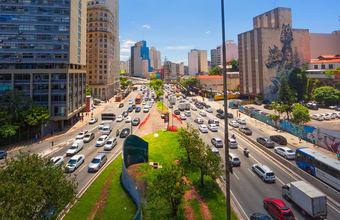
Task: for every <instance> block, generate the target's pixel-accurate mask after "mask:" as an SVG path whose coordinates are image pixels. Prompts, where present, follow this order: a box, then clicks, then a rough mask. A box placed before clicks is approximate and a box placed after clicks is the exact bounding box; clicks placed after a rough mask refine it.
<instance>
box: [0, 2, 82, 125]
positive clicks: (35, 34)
mask: <svg viewBox="0 0 340 220" xmlns="http://www.w3.org/2000/svg"><path fill="white" fill-rule="evenodd" d="M0 8H1V18H2V19H0V45H1V51H0V96H1V95H2V94H3V93H4V92H5V91H7V90H13V89H18V90H22V91H24V92H25V93H26V94H27V95H28V96H30V97H31V98H32V99H33V100H34V101H35V102H36V103H37V104H38V105H40V106H46V107H48V110H49V113H50V115H51V117H50V121H49V122H48V123H47V125H46V126H44V129H54V130H56V129H57V128H60V129H63V128H64V123H66V124H72V122H73V118H74V117H76V114H77V113H79V112H80V111H81V110H82V109H83V108H84V107H85V98H86V69H85V65H86V41H85V40H86V8H87V1H86V0H78V1H70V0H63V1H16V2H15V4H14V3H13V1H1V2H0Z"/></svg>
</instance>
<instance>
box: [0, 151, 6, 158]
mask: <svg viewBox="0 0 340 220" xmlns="http://www.w3.org/2000/svg"><path fill="white" fill-rule="evenodd" d="M6 157H7V152H6V151H0V159H6Z"/></svg>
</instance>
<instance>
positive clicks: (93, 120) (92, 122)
mask: <svg viewBox="0 0 340 220" xmlns="http://www.w3.org/2000/svg"><path fill="white" fill-rule="evenodd" d="M97 121H98V118H91V120H90V121H89V124H94V123H96V122H97Z"/></svg>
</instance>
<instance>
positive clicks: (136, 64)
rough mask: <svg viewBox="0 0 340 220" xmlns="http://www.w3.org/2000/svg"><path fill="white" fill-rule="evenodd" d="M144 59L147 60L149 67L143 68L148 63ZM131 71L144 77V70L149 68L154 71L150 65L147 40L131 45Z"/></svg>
mask: <svg viewBox="0 0 340 220" xmlns="http://www.w3.org/2000/svg"><path fill="white" fill-rule="evenodd" d="M143 60H147V61H148V63H147V68H143V64H144V66H145V65H146V62H143ZM130 67H131V68H130V71H131V75H132V76H136V77H142V76H143V70H144V72H145V71H146V70H147V71H148V72H152V70H153V69H152V67H151V66H150V59H149V48H148V47H147V46H146V41H140V42H137V43H136V44H135V45H134V46H132V47H131V66H130Z"/></svg>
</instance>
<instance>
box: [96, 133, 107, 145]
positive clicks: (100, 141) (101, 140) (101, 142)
mask: <svg viewBox="0 0 340 220" xmlns="http://www.w3.org/2000/svg"><path fill="white" fill-rule="evenodd" d="M108 139H109V138H108V136H107V135H102V136H100V137H99V139H98V140H97V142H96V147H101V146H104V145H105V144H106V142H107V140H108Z"/></svg>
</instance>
